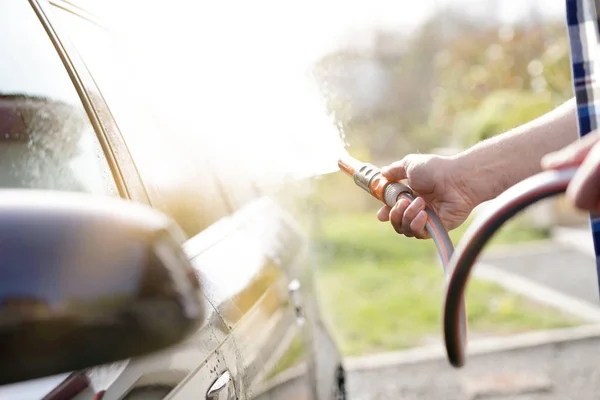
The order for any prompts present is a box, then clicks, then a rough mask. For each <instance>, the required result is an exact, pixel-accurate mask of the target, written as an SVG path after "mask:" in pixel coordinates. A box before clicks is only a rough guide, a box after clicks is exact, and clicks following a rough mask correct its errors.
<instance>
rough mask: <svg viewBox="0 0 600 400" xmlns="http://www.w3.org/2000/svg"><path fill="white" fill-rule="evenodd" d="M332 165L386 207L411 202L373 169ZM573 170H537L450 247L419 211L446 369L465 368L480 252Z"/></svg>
mask: <svg viewBox="0 0 600 400" xmlns="http://www.w3.org/2000/svg"><path fill="white" fill-rule="evenodd" d="M338 166H339V167H340V169H341V170H342V171H344V172H345V173H346V174H348V175H350V176H351V177H352V178H353V179H354V182H355V183H356V184H357V186H359V187H361V188H362V189H364V190H366V191H367V192H369V193H370V194H371V195H372V196H374V197H375V198H377V199H378V200H380V201H382V202H383V203H384V204H386V205H387V206H389V207H393V206H394V205H395V204H396V202H397V201H398V200H399V199H400V198H406V199H408V200H410V201H412V200H414V198H415V197H414V194H413V192H412V190H411V189H410V187H408V186H407V185H405V184H403V183H400V182H392V181H388V180H387V179H385V178H384V177H383V176H382V175H381V171H380V170H379V168H377V167H375V166H373V165H371V164H368V163H363V162H360V161H358V160H356V159H354V158H352V157H345V158H344V159H340V160H339V161H338ZM575 171H576V168H569V169H564V170H556V171H547V172H542V173H539V174H537V175H534V176H532V177H530V178H527V179H525V180H523V181H522V182H520V183H518V184H516V185H515V186H513V187H511V188H510V189H508V190H507V191H505V192H504V193H502V194H501V195H500V196H498V197H497V198H496V199H495V200H494V201H493V202H492V203H491V204H490V205H489V207H488V208H486V209H485V210H484V212H483V213H482V214H481V215H479V216H478V217H477V218H476V219H475V220H474V221H473V223H472V225H471V226H470V227H469V228H468V229H467V231H466V232H465V234H464V236H463V238H462V239H461V241H460V243H459V245H458V247H457V248H456V249H454V245H453V244H452V240H451V239H450V236H449V235H448V231H447V230H446V229H445V228H444V226H443V225H442V223H441V221H440V220H439V218H438V217H437V215H436V213H435V211H434V210H433V209H432V208H431V207H430V206H427V207H426V208H425V211H426V213H427V223H426V226H425V227H426V230H427V232H428V233H429V235H430V236H431V238H432V239H433V241H434V242H435V245H436V248H437V250H438V254H439V256H440V259H441V261H442V265H443V267H444V273H445V276H446V294H445V302H444V312H443V331H444V344H445V347H446V355H447V358H448V361H449V362H450V364H451V365H452V366H454V367H456V368H459V367H462V366H463V365H464V364H465V354H466V345H467V317H466V308H465V303H464V292H465V289H466V285H467V281H468V279H469V276H470V274H471V270H472V268H473V265H474V264H475V262H476V260H477V258H478V256H479V254H480V253H481V250H482V249H483V247H484V246H485V245H486V244H487V243H488V241H489V240H490V239H491V238H492V236H493V235H494V234H495V233H496V232H497V231H498V230H499V229H500V227H501V226H502V225H503V224H504V223H505V222H506V221H508V220H509V219H510V218H512V217H513V216H514V215H515V214H517V213H518V212H520V211H522V210H523V209H525V208H526V207H528V206H530V205H532V204H533V203H536V202H537V201H540V200H542V199H545V198H547V197H551V196H554V195H557V194H560V193H564V192H565V190H566V188H567V186H568V184H569V182H570V181H571V178H572V177H573V175H574V173H575Z"/></svg>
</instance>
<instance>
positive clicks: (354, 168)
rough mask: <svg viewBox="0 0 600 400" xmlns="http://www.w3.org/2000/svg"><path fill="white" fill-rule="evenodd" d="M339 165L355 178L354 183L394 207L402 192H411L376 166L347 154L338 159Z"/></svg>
mask: <svg viewBox="0 0 600 400" xmlns="http://www.w3.org/2000/svg"><path fill="white" fill-rule="evenodd" d="M338 166H339V167H340V169H341V170H342V171H343V172H344V173H346V175H348V176H351V177H352V178H353V179H354V183H356V185H357V186H358V187H360V188H362V189H363V190H365V191H366V192H368V193H369V194H371V195H372V196H373V197H375V198H376V199H378V200H380V201H382V202H383V203H384V204H387V205H388V206H390V207H393V206H394V204H396V201H397V200H398V196H400V194H402V193H409V194H410V193H411V190H410V188H409V187H408V186H406V185H404V184H402V183H400V182H392V181H388V180H387V179H386V178H384V177H383V176H382V175H381V170H380V169H379V168H377V167H376V166H374V165H372V164H369V163H364V162H361V161H359V160H357V159H356V158H353V157H350V156H347V157H344V158H341V159H339V160H338Z"/></svg>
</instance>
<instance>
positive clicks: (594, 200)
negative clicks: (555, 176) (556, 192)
mask: <svg viewBox="0 0 600 400" xmlns="http://www.w3.org/2000/svg"><path fill="white" fill-rule="evenodd" d="M567 196H568V197H569V199H570V200H571V201H572V202H573V204H574V205H575V206H576V207H578V208H581V209H584V210H588V211H592V212H598V211H600V142H598V143H597V144H596V146H594V147H593V149H592V150H591V151H590V152H589V153H588V155H587V157H586V159H585V160H584V161H583V163H582V164H581V166H580V167H579V168H578V170H577V173H576V174H575V176H574V177H573V179H572V180H571V183H570V184H569V187H568V189H567Z"/></svg>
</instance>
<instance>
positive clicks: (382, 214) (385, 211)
mask: <svg viewBox="0 0 600 400" xmlns="http://www.w3.org/2000/svg"><path fill="white" fill-rule="evenodd" d="M390 211H392V209H391V208H390V207H388V206H383V207H381V208H380V209H379V211H377V219H378V220H380V221H381V222H386V221H389V220H390Z"/></svg>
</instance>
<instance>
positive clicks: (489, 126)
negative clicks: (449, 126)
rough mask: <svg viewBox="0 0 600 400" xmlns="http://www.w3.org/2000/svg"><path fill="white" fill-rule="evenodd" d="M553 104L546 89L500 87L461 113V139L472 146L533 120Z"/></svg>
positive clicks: (458, 124)
mask: <svg viewBox="0 0 600 400" xmlns="http://www.w3.org/2000/svg"><path fill="white" fill-rule="evenodd" d="M554 107H555V106H554V104H553V102H552V99H551V97H550V96H549V94H548V93H546V92H544V93H532V92H527V91H518V90H498V91H495V92H493V93H491V94H490V95H488V96H487V97H485V98H484V99H483V101H482V102H481V103H479V104H478V105H477V106H475V107H473V108H472V109H469V110H466V111H463V112H462V113H460V114H458V116H457V118H456V121H455V127H454V129H455V131H456V132H458V133H459V134H461V135H460V143H461V144H462V145H463V146H465V147H469V146H472V145H474V144H476V143H477V142H479V141H481V140H484V139H488V138H490V137H492V136H494V135H497V134H499V133H503V132H506V131H508V130H510V129H512V128H515V127H517V126H519V125H521V124H524V123H526V122H528V121H531V120H533V119H535V118H537V117H539V116H540V115H542V114H544V113H547V112H548V111H550V110H552V109H553V108H554Z"/></svg>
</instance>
